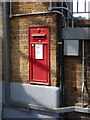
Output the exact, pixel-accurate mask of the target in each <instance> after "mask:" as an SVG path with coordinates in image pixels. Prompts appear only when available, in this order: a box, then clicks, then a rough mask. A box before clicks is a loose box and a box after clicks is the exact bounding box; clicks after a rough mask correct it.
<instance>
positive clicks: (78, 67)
mask: <svg viewBox="0 0 90 120" xmlns="http://www.w3.org/2000/svg"><path fill="white" fill-rule="evenodd" d="M48 5H49V3H13V13H14V14H16V13H17V14H20V13H29V12H30V13H32V12H40V11H41V12H42V11H47V9H48ZM0 23H1V24H0V28H1V29H0V45H1V43H2V42H1V41H2V39H3V30H2V29H3V26H2V25H3V22H2V4H1V3H0ZM43 25H44V26H45V25H46V26H47V25H48V26H50V62H51V64H50V71H51V75H50V79H51V85H52V86H56V84H57V77H56V76H57V73H58V72H57V66H58V63H57V55H56V53H57V51H56V50H57V38H56V37H57V36H56V33H57V31H56V30H57V15H56V14H50V15H49V14H48V15H42V16H41V15H38V16H24V17H16V18H12V19H10V38H11V71H12V72H11V81H13V82H23V83H28V80H29V74H28V73H29V60H28V28H29V27H30V26H43ZM88 48H90V41H87V42H86V43H85V52H86V58H87V59H88ZM0 56H1V51H0ZM81 60H82V59H81V56H78V57H65V58H64V72H65V76H64V77H65V90H66V104H67V105H75V104H76V103H81V85H82V84H81V82H82V63H81ZM88 64H89V63H88V62H87V63H86V66H87V72H86V75H87V76H89V71H88V70H89V69H88ZM0 74H1V72H0ZM88 78H89V77H88ZM87 81H90V80H89V79H87ZM88 83H89V82H88ZM88 86H89V84H87V87H88ZM88 89H89V87H88ZM89 91H90V89H89ZM84 96H85V102H88V101H90V100H89V98H90V94H88V93H87V91H85V94H84ZM73 114H74V113H70V114H69V118H71V117H72V118H73V117H74V116H76V118H77V117H78V118H90V116H89V115H86V114H79V113H75V114H74V115H73ZM66 116H68V115H66Z"/></svg>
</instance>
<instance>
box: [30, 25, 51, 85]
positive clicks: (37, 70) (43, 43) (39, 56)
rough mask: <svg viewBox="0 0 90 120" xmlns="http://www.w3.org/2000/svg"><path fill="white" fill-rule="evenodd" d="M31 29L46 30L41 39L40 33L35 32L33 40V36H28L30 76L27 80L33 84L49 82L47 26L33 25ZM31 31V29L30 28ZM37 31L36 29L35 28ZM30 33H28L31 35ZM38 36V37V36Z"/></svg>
mask: <svg viewBox="0 0 90 120" xmlns="http://www.w3.org/2000/svg"><path fill="white" fill-rule="evenodd" d="M32 29H40V30H41V31H42V29H43V30H44V29H45V31H44V32H46V33H45V34H46V38H45V39H43V40H42V37H40V36H43V35H42V34H41V33H42V32H41V33H40V35H39V34H38V36H37V33H34V34H36V36H37V37H36V39H37V40H36V39H34V40H33V37H30V39H31V40H30V44H29V45H30V50H29V51H30V58H29V60H30V67H29V68H30V76H29V81H30V83H34V84H44V85H49V84H50V50H49V49H50V43H49V36H48V35H49V34H47V33H49V27H45V28H44V27H34V28H32ZM31 31H32V30H31ZM29 32H30V31H29ZM36 32H37V30H36ZM32 34H33V32H32V33H30V35H32ZM32 36H33V35H32ZM39 37H40V38H39Z"/></svg>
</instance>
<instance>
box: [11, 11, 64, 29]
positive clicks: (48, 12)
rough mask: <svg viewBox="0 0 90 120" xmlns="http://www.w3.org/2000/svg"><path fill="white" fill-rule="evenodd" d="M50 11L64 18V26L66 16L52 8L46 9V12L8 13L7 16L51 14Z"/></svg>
mask: <svg viewBox="0 0 90 120" xmlns="http://www.w3.org/2000/svg"><path fill="white" fill-rule="evenodd" d="M52 13H57V14H59V15H61V16H62V17H63V19H64V23H65V27H66V18H65V16H64V14H63V13H61V12H59V11H56V10H53V11H47V12H38V13H25V14H15V15H13V14H10V15H9V18H12V17H22V16H30V15H44V14H52Z"/></svg>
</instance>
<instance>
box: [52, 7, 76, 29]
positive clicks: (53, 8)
mask: <svg viewBox="0 0 90 120" xmlns="http://www.w3.org/2000/svg"><path fill="white" fill-rule="evenodd" d="M55 9H64V10H67V11H68V12H69V13H70V16H71V18H72V28H73V27H74V18H73V15H72V12H71V11H70V10H69V9H68V8H65V7H52V10H55Z"/></svg>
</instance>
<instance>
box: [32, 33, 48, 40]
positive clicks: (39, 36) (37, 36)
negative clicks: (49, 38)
mask: <svg viewBox="0 0 90 120" xmlns="http://www.w3.org/2000/svg"><path fill="white" fill-rule="evenodd" d="M32 37H33V38H34V39H45V38H46V34H32Z"/></svg>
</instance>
